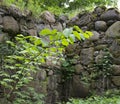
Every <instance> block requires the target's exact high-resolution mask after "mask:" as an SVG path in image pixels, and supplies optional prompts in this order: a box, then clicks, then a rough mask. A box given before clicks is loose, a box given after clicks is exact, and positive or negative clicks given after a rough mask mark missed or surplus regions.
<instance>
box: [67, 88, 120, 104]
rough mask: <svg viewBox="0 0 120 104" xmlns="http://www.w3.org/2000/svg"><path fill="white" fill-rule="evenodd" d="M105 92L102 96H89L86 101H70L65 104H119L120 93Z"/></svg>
mask: <svg viewBox="0 0 120 104" xmlns="http://www.w3.org/2000/svg"><path fill="white" fill-rule="evenodd" d="M110 92H111V91H109V93H108V92H106V93H105V94H104V95H102V96H96V95H94V96H91V97H89V98H86V99H70V101H68V102H67V103H66V104H91V103H92V104H119V103H120V91H118V90H116V91H115V92H116V93H114V91H112V93H110ZM108 95H109V96H108Z"/></svg>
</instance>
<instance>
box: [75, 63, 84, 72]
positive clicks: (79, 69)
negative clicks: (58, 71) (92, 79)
mask: <svg viewBox="0 0 120 104" xmlns="http://www.w3.org/2000/svg"><path fill="white" fill-rule="evenodd" d="M83 71H84V69H83V66H82V65H81V64H76V65H75V73H76V74H81V73H82V72H83Z"/></svg>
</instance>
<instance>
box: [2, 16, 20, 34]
mask: <svg viewBox="0 0 120 104" xmlns="http://www.w3.org/2000/svg"><path fill="white" fill-rule="evenodd" d="M3 28H4V31H7V32H10V33H18V32H19V25H18V23H17V21H16V20H15V19H14V18H13V17H11V16H5V17H3Z"/></svg>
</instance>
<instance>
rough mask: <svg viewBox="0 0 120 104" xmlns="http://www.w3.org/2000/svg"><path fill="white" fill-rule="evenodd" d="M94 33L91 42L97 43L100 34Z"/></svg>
mask: <svg viewBox="0 0 120 104" xmlns="http://www.w3.org/2000/svg"><path fill="white" fill-rule="evenodd" d="M92 33H93V36H92V37H90V39H89V40H91V41H97V40H98V39H99V38H100V34H99V33H98V32H97V31H92Z"/></svg>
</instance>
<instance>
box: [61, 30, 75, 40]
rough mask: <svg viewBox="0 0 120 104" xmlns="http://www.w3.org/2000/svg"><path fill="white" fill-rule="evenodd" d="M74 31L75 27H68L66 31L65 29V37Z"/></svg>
mask: <svg viewBox="0 0 120 104" xmlns="http://www.w3.org/2000/svg"><path fill="white" fill-rule="evenodd" d="M72 31H73V28H66V29H65V30H64V31H63V34H64V35H65V37H66V38H67V37H68V36H69V35H70V34H71V33H72Z"/></svg>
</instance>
